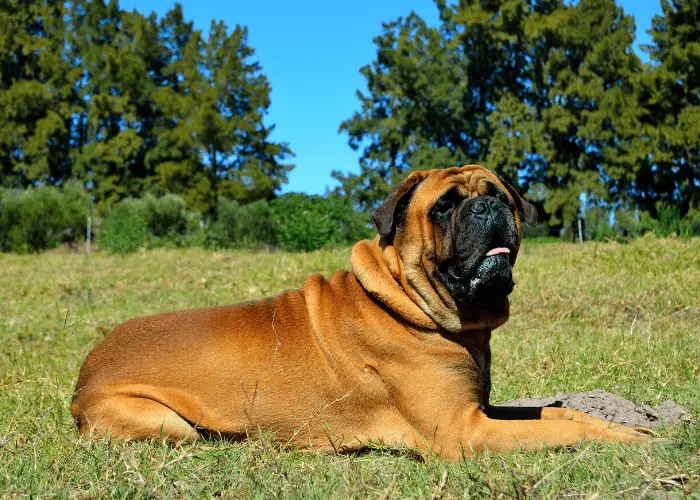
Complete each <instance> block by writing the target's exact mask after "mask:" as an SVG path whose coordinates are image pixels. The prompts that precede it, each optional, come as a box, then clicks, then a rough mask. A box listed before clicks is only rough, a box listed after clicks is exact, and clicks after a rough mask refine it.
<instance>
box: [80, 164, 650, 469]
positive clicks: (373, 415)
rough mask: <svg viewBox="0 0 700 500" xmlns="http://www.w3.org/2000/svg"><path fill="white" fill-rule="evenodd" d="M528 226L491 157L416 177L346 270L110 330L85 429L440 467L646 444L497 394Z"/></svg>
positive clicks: (91, 376)
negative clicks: (498, 339) (409, 453)
mask: <svg viewBox="0 0 700 500" xmlns="http://www.w3.org/2000/svg"><path fill="white" fill-rule="evenodd" d="M535 220H536V211H535V210H534V208H533V207H532V206H531V205H529V204H528V203H527V202H525V201H524V200H522V199H521V198H520V196H519V195H518V194H517V193H516V192H515V191H514V190H513V188H512V187H510V186H509V185H508V184H507V183H505V181H503V180H502V179H500V178H499V177H498V176H496V175H495V174H493V173H492V172H490V171H489V170H486V169H484V168H483V167H480V166H476V165H467V166H464V167H460V168H448V169H443V170H431V171H425V172H415V173H413V174H411V175H410V176H409V177H408V178H407V179H406V180H405V181H404V182H403V183H402V184H400V185H399V186H397V187H396V188H394V190H393V191H392V192H391V193H390V194H389V196H388V197H387V200H386V201H385V202H384V204H383V205H382V206H380V207H379V208H378V209H377V211H376V212H375V214H374V221H375V224H376V226H377V229H378V233H379V234H378V235H377V237H376V238H375V239H373V240H371V241H370V240H364V241H360V242H358V243H357V244H356V245H355V246H354V247H353V249H352V254H351V262H352V271H338V272H336V273H335V274H333V275H332V276H331V277H330V278H328V279H325V278H323V277H322V276H320V275H314V276H311V277H309V278H308V279H307V280H306V281H305V282H304V284H303V285H302V286H301V288H300V289H298V290H291V291H286V292H283V293H281V294H279V295H277V296H276V297H272V298H268V299H264V300H261V301H259V302H251V303H244V304H237V305H232V306H224V307H215V308H208V309H197V310H189V311H181V312H174V313H167V314H159V315H155V316H148V317H142V318H136V319H132V320H129V321H127V322H125V323H123V324H121V325H119V326H117V327H116V328H115V329H114V330H113V331H112V332H111V333H110V334H109V335H108V336H107V337H106V338H105V339H104V340H103V341H102V342H100V343H99V344H98V345H97V347H95V349H94V350H93V351H92V352H91V353H90V354H89V355H88V357H87V359H86V360H85V362H84V364H83V366H82V368H81V370H80V375H79V378H78V382H77V386H76V391H75V395H74V399H73V403H72V406H71V410H72V414H73V416H74V418H75V420H76V422H77V424H78V428H79V431H80V433H81V434H84V435H90V436H100V435H104V434H109V435H113V436H121V437H124V438H129V439H148V438H164V439H168V440H170V441H173V442H178V441H181V440H191V439H199V438H200V437H202V436H221V437H225V438H228V439H244V438H247V437H252V436H255V435H257V434H258V433H259V432H261V431H270V432H271V433H272V435H274V436H275V439H276V440H277V441H278V442H279V443H281V444H284V445H292V446H297V447H299V448H302V449H311V450H313V451H322V452H344V451H352V450H358V449H361V448H363V447H365V446H367V445H368V444H372V443H375V444H383V445H387V446H395V447H406V446H408V447H412V448H417V449H418V450H420V451H421V452H422V453H423V454H424V455H438V456H442V457H445V458H446V459H449V460H461V459H463V458H465V457H467V458H468V457H470V456H472V455H473V454H474V453H477V452H479V451H481V450H484V449H487V448H488V449H490V450H495V451H500V450H513V449H520V448H522V449H538V448H541V447H560V446H571V445H574V444H576V443H578V442H579V441H581V440H595V441H619V442H627V443H636V442H642V441H644V440H646V439H647V436H646V435H645V434H643V433H640V432H638V431H637V430H635V429H631V428H627V427H623V426H619V425H615V424H611V423H609V422H606V421H603V420H599V419H596V418H593V417H591V416H588V415H586V414H584V413H581V412H577V411H575V410H569V409H566V408H497V407H493V406H491V405H490V404H489V392H490V386H491V381H490V363H491V351H490V347H489V341H490V338H491V332H492V330H494V329H495V328H497V327H498V326H500V325H502V324H503V323H504V322H505V321H506V320H507V319H508V314H509V304H508V294H509V293H511V291H512V290H513V283H512V266H513V265H514V264H515V261H516V259H517V254H518V249H519V245H520V238H521V221H526V222H529V223H534V221H535ZM487 253H492V255H488V256H487Z"/></svg>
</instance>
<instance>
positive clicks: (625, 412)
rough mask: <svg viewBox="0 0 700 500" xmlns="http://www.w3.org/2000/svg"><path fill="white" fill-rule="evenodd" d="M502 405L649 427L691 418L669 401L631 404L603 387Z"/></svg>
mask: <svg viewBox="0 0 700 500" xmlns="http://www.w3.org/2000/svg"><path fill="white" fill-rule="evenodd" d="M505 406H563V407H565V408H572V409H574V410H579V411H583V412H586V413H588V414H589V415H591V416H594V417H597V418H602V419H604V420H608V421H610V422H615V423H617V424H624V425H629V426H634V427H648V428H653V427H657V426H659V425H661V424H676V423H678V422H680V421H681V420H685V419H688V418H690V413H689V412H688V410H687V409H685V408H684V407H682V406H679V405H677V404H676V403H674V402H673V401H670V400H668V401H664V402H663V403H661V404H660V405H659V406H657V407H656V408H651V407H649V406H646V405H637V404H634V403H633V402H632V401H628V400H626V399H624V398H622V397H620V396H618V395H617V394H612V393H610V392H605V391H604V390H602V389H596V390H595V391H590V392H579V393H575V394H561V393H558V394H556V395H555V396H552V397H544V398H530V399H516V400H514V401H510V402H508V403H506V404H505Z"/></svg>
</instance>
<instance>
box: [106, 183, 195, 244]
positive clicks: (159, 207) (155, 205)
mask: <svg viewBox="0 0 700 500" xmlns="http://www.w3.org/2000/svg"><path fill="white" fill-rule="evenodd" d="M201 219H202V216H201V215H200V214H199V213H197V212H188V211H187V210H185V201H184V200H183V199H182V198H181V197H180V196H178V195H174V194H167V195H165V196H162V197H160V198H157V197H155V196H153V195H151V194H147V195H145V196H144V197H143V198H141V199H138V198H125V199H123V200H121V201H120V202H119V203H117V204H116V205H115V206H114V207H113V208H112V211H111V213H110V214H109V215H108V216H107V217H106V220H105V222H104V223H103V227H102V231H101V234H100V244H101V246H102V247H103V248H104V249H105V250H107V251H108V252H111V253H128V252H135V251H136V250H138V249H140V248H142V247H148V248H153V247H159V246H192V245H193V244H202V243H203V238H201V237H197V233H200V232H201V231H200V221H201Z"/></svg>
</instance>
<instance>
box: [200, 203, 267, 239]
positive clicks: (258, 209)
mask: <svg viewBox="0 0 700 500" xmlns="http://www.w3.org/2000/svg"><path fill="white" fill-rule="evenodd" d="M207 241H208V245H209V246H212V247H231V246H233V247H241V248H251V247H253V248H254V247H265V246H275V245H277V228H276V226H275V221H274V219H273V214H272V209H271V207H270V204H269V203H268V202H267V201H265V200H258V201H255V202H253V203H250V204H248V205H240V204H239V203H238V202H236V201H232V200H228V199H226V198H219V201H218V203H217V207H216V222H215V223H214V224H212V226H211V227H210V229H209V231H208V235H207Z"/></svg>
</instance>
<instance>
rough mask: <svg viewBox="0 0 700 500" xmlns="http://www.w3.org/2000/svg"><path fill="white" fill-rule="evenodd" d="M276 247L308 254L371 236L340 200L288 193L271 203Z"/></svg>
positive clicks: (362, 219) (361, 218)
mask: <svg viewBox="0 0 700 500" xmlns="http://www.w3.org/2000/svg"><path fill="white" fill-rule="evenodd" d="M272 210H273V214H274V219H275V222H276V226H277V240H278V242H279V246H280V247H281V248H283V249H285V250H292V251H311V250H317V249H319V248H323V247H326V246H337V245H348V244H350V243H353V242H355V241H357V240H359V239H362V238H366V237H369V236H371V234H372V231H371V229H370V226H369V223H368V221H366V220H365V217H364V216H363V215H362V214H360V213H358V212H356V211H354V210H353V209H352V207H351V206H350V205H349V204H348V203H347V202H346V201H345V200H344V199H343V198H341V197H340V196H337V195H328V196H326V197H321V196H309V195H305V194H298V193H290V194H287V195H284V196H282V197H281V198H278V199H276V200H273V201H272Z"/></svg>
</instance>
